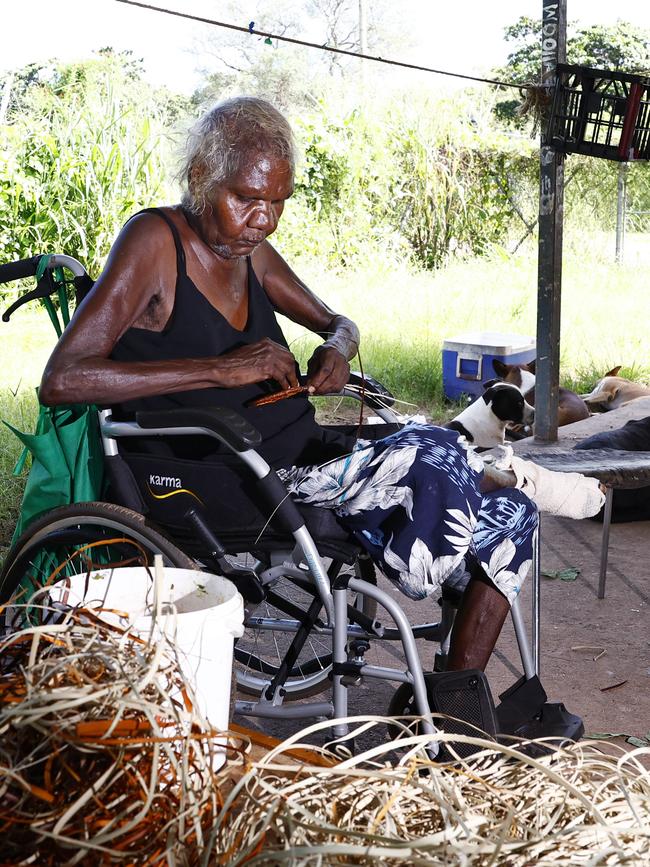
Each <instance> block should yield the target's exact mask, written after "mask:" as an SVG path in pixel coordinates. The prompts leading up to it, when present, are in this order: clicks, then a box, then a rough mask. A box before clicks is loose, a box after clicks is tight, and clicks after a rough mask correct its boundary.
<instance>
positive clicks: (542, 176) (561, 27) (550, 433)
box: [535, 0, 566, 442]
mask: <svg viewBox="0 0 650 867" xmlns="http://www.w3.org/2000/svg"><path fill="white" fill-rule="evenodd" d="M565 59H566V0H553V2H552V0H542V83H543V84H546V85H548V86H549V87H550V86H551V85H552V84H553V83H554V82H555V75H556V67H557V64H558V63H561V62H563V61H564V60H565ZM563 216H564V155H563V154H559V153H556V152H555V151H554V150H553V149H552V148H551V147H549V146H548V145H547V144H546V141H545V138H544V132H542V139H541V143H540V170H539V260H538V267H537V364H536V377H537V382H536V386H535V439H536V440H541V441H544V442H554V441H555V440H557V411H558V401H559V380H560V301H561V292H562V224H563Z"/></svg>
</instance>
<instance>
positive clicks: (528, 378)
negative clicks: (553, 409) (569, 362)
mask: <svg viewBox="0 0 650 867" xmlns="http://www.w3.org/2000/svg"><path fill="white" fill-rule="evenodd" d="M492 367H493V368H494V372H495V373H496V375H497V376H498V377H499V378H500V379H502V380H503V381H504V382H511V383H512V384H513V385H516V386H517V388H519V389H520V390H521V392H522V394H523V395H524V397H525V399H526V401H527V402H528V403H529V404H531V406H535V362H534V361H529V362H528V364H506V363H505V362H504V361H500V360H499V359H498V358H493V359H492ZM589 415H590V412H589V407H588V406H587V404H586V403H585V402H584V400H583V399H582V398H581V397H580V395H578V394H576V393H575V391H570V390H569V389H568V388H560V399H559V405H558V413H557V423H558V427H562V426H563V425H565V424H572V423H573V422H574V421H582V419H583V418H589Z"/></svg>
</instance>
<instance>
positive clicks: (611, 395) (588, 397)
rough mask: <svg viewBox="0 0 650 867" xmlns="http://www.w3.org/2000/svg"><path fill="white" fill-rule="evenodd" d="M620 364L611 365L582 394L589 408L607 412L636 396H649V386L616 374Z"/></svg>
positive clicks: (634, 398)
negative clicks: (587, 391) (593, 384)
mask: <svg viewBox="0 0 650 867" xmlns="http://www.w3.org/2000/svg"><path fill="white" fill-rule="evenodd" d="M620 369H621V365H620V364H619V366H618V367H613V368H612V369H611V370H610V371H609V372H608V373H606V374H605V376H603V378H602V379H601V380H600V381H599V382H597V383H596V385H595V387H594V389H593V391H590V392H589V394H583V395H582V398H583V400H584V402H585V403H586V404H587V406H588V407H589V408H590V409H593V410H595V411H596V412H608V411H609V410H610V409H618V407H619V406H623V404H626V403H629V402H630V401H631V400H636V398H637V397H650V388H648V387H647V386H645V385H641V384H640V383H639V382H632V381H631V380H629V379H623V377H622V376H617V374H618V372H619V370H620Z"/></svg>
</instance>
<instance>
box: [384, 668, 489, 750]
mask: <svg viewBox="0 0 650 867" xmlns="http://www.w3.org/2000/svg"><path fill="white" fill-rule="evenodd" d="M424 679H425V682H426V686H427V697H428V700H429V707H430V709H431V711H432V713H434V714H435V713H437V714H444V715H445V717H449V718H448V719H446V718H445V719H439V718H436V719H434V725H435V726H436V728H439V729H441V730H442V731H444V732H445V733H446V734H449V735H468V736H470V737H478V738H480V737H485V736H487V737H488V738H490V739H491V738H495V737H496V732H497V720H496V716H495V712H494V701H493V699H492V693H491V692H490V686H489V684H488V681H487V678H486V676H485V674H484V673H483V672H482V671H479V670H478V669H468V670H466V671H445V672H439V673H437V672H436V673H429V674H425V675H424ZM416 713H417V708H416V706H415V700H414V696H413V687H412V686H411V684H410V683H404V684H402V685H401V686H400V687H399V688H398V689H397V691H396V692H395V695H394V696H393V698H392V700H391V703H390V705H389V708H388V714H389V716H395V717H402V716H410V715H414V714H416ZM389 733H390V734H391V736H392V737H399V735H400V730H399V729H398V727H397V726H389ZM452 748H453V751H454V753H456V754H457V755H458V756H460V757H461V758H466V757H467V756H470V755H471V754H472V753H475V752H477V751H478V750H480V749H482V747H479V746H475V745H474V744H470V743H461V742H458V743H453V744H452ZM454 758H455V756H454V755H452V753H451V752H450V751H449V750H448V749H447V748H446V747H445V746H444V745H442V747H441V750H440V753H439V759H440V760H441V761H450V760H454Z"/></svg>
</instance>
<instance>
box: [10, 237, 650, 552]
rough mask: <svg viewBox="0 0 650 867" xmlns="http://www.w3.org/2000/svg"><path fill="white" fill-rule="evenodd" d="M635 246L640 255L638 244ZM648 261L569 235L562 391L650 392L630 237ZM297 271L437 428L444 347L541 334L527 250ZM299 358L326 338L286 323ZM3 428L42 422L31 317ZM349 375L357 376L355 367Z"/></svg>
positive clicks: (17, 490) (39, 327)
mask: <svg viewBox="0 0 650 867" xmlns="http://www.w3.org/2000/svg"><path fill="white" fill-rule="evenodd" d="M634 241H636V247H635V246H634V245H633V243H632V242H634ZM644 243H645V254H644V256H643V257H642V259H641V260H639V259H638V257H636V258H635V257H633V256H630V263H629V264H626V265H623V266H617V265H615V264H613V262H612V261H611V259H612V258H613V237H612V235H611V234H610V235H603V236H601V237H595V238H594V237H592V238H590V239H589V240H588V241H587V242H585V240H584V238H582V237H581V236H580V234H579V233H575V234H571V233H570V232H569V233H567V238H566V241H565V261H564V273H563V286H562V339H561V367H562V376H561V379H562V383H563V384H564V385H566V386H568V387H570V388H574V389H575V390H577V391H587V390H590V389H591V387H592V386H593V384H594V383H595V381H596V380H597V379H598V378H599V377H600V376H602V374H603V373H605V372H606V371H607V370H609V369H610V368H612V367H614V366H615V365H618V364H622V365H623V370H622V374H623V375H624V376H628V377H630V378H632V379H636V380H639V381H642V382H646V383H647V382H650V360H649V357H648V352H647V327H648V321H649V320H650V302H649V301H648V293H647V288H646V286H645V282H644V274H645V273H647V270H648V265H649V264H650V250H649V249H648V247H649V246H650V245H649V244H648V238H647V236H645V237H642V238H637V239H634V238H632V239H630V238H629V237H628V244H629V246H630V249H636V248H638V249H641V250H642V251H643V244H644ZM292 265H293V266H294V268H295V270H296V272H297V273H298V274H300V275H301V277H302V278H303V279H304V280H305V281H306V282H307V284H308V285H309V286H310V287H311V288H312V289H313V290H314V291H315V292H316V293H317V294H318V295H319V296H321V297H322V298H323V299H324V300H325V301H327V303H328V304H329V305H330V306H331V307H332V308H333V309H335V310H336V311H337V312H340V313H344V314H345V315H347V316H349V317H350V318H351V319H353V320H355V321H356V322H357V323H358V325H359V327H360V329H361V333H362V353H361V355H362V361H363V367H364V370H365V371H366V372H367V373H370V374H372V375H374V376H375V377H377V378H378V379H380V380H381V381H383V382H384V383H385V384H386V385H387V386H388V387H389V388H390V389H391V390H392V391H393V393H394V394H395V395H396V396H397V397H398V398H400V399H402V400H405V401H409V402H411V403H414V404H416V405H417V406H418V407H419V408H420V409H421V410H423V411H424V412H426V413H427V414H428V415H429V416H430V417H432V418H434V419H436V420H441V419H444V418H449V417H450V416H451V415H452V414H453V412H454V408H453V407H449V406H446V405H445V403H444V400H443V395H442V359H441V348H442V342H443V340H444V339H445V338H446V337H451V336H453V335H454V334H456V333H458V332H463V331H504V332H514V333H518V334H529V335H535V333H536V323H535V316H536V305H537V258H536V249H535V248H534V246H533V245H532V244H531V245H530V246H529V247H528V248H526V249H525V250H523V251H522V252H520V253H519V254H518V255H517V256H514V257H508V256H505V255H503V254H499V252H498V251H497V252H495V253H494V254H493V256H492V257H491V258H484V259H474V260H471V261H467V262H456V263H453V264H451V265H450V266H449V267H448V268H446V269H444V270H441V271H438V272H435V273H431V272H422V271H413V270H412V269H410V268H408V267H407V266H405V265H397V266H395V267H392V268H390V269H388V268H387V267H386V266H385V265H381V266H379V265H374V266H373V265H372V264H369V265H368V266H367V267H366V268H364V269H358V270H355V271H351V270H347V271H342V272H340V273H335V272H324V271H323V270H322V268H321V267H320V265H319V263H318V262H316V261H314V260H309V259H305V260H303V261H298V262H293V263H292ZM285 324H286V331H287V336H288V338H289V340H290V342H291V346H292V349H293V351H294V353H295V354H296V356H297V357H298V359H299V360H300V362H301V365H302V366H303V369H304V365H305V363H306V360H307V359H308V357H309V355H310V354H311V351H312V349H313V347H314V346H315V345H316V344H317V343H318V339H317V338H314V336H313V335H310V334H307V335H306V334H305V333H304V332H303V331H302V330H301V329H299V328H298V327H297V326H295V325H294V324H293V323H285ZM0 337H1V340H0V418H2V419H6V420H7V421H10V422H11V423H12V424H15V425H16V427H19V428H22V429H25V430H29V429H31V428H32V427H33V424H34V420H35V417H36V400H35V394H34V387H35V386H36V385H37V384H38V382H39V380H40V376H41V372H42V370H43V367H44V364H45V362H46V360H47V357H48V355H49V353H50V351H51V348H52V346H53V343H54V337H53V331H52V327H51V325H50V323H49V320H48V318H47V316H46V314H45V313H44V312H43V311H40V310H38V309H37V308H34V309H32V310H25V309H24V308H23V309H21V310H20V311H18V313H17V314H16V315H15V316H14V317H13V318H12V320H11V322H10V323H9V324H6V325H5V324H4V323H2V324H0ZM353 366H358V365H357V363H356V362H353ZM20 452H21V446H20V443H19V442H18V441H17V440H16V438H15V437H14V436H13V434H11V432H10V431H9V430H8V429H7V428H6V427H5V426H4V425H0V547H1V546H2V544H3V542H6V540H7V539H8V538H9V537H10V535H11V532H12V530H13V524H14V522H15V518H16V515H17V510H18V507H19V501H20V496H21V492H22V486H23V479H20V478H18V479H17V478H15V477H13V476H12V475H11V471H12V469H13V466H14V464H15V461H16V459H17V458H18V456H19V454H20Z"/></svg>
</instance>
